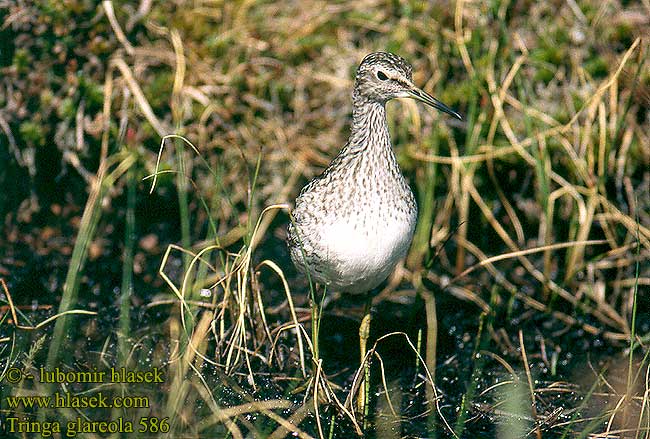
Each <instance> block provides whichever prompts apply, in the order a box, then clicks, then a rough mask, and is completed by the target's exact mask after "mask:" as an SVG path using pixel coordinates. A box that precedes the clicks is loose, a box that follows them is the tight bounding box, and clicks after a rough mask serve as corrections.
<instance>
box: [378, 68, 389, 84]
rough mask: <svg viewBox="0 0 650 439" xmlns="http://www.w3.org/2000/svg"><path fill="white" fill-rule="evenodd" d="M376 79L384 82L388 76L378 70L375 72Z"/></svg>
mask: <svg viewBox="0 0 650 439" xmlns="http://www.w3.org/2000/svg"><path fill="white" fill-rule="evenodd" d="M377 78H379V80H380V81H385V80H387V79H388V76H386V74H385V73H384V72H382V71H381V70H380V71H378V72H377Z"/></svg>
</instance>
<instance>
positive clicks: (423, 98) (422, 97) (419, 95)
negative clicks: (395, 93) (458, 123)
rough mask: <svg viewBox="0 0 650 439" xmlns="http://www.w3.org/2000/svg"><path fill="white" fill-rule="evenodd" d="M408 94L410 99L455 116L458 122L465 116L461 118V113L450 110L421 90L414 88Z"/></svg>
mask: <svg viewBox="0 0 650 439" xmlns="http://www.w3.org/2000/svg"><path fill="white" fill-rule="evenodd" d="M408 94H409V95H410V97H412V98H413V99H415V100H417V101H420V102H424V103H425V104H427V105H429V106H431V107H433V108H435V109H437V110H440V111H442V112H443V113H447V114H450V115H452V116H454V117H455V118H456V119H458V120H463V116H461V115H460V113H458V112H456V111H454V110H452V109H451V108H449V107H448V106H446V105H445V104H443V103H442V102H440V101H439V100H438V99H436V98H434V97H433V96H431V95H430V94H429V93H427V92H424V91H422V90H420V89H419V88H417V87H412V88H411V89H410V90H409V91H408Z"/></svg>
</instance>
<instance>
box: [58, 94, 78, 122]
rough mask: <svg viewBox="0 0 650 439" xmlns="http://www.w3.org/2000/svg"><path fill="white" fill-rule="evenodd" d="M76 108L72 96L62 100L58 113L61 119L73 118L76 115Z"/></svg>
mask: <svg viewBox="0 0 650 439" xmlns="http://www.w3.org/2000/svg"><path fill="white" fill-rule="evenodd" d="M75 113H76V109H75V105H74V101H73V100H72V98H65V99H63V100H62V101H61V105H59V106H58V108H57V109H56V114H57V116H59V117H60V118H61V119H72V118H73V117H74V116H75Z"/></svg>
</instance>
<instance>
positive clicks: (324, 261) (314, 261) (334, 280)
mask: <svg viewBox="0 0 650 439" xmlns="http://www.w3.org/2000/svg"><path fill="white" fill-rule="evenodd" d="M412 71H413V69H412V67H411V65H410V64H409V63H408V62H407V61H406V60H404V59H403V58H402V57H400V56H397V55H394V54H392V53H385V52H376V53H371V54H369V55H367V56H366V57H365V58H364V59H363V61H361V64H360V65H359V68H358V69H357V75H356V79H355V84H354V91H353V92H352V108H353V109H352V132H351V134H350V138H349V140H348V142H347V143H346V144H345V146H344V147H343V149H341V151H340V152H339V154H338V155H337V156H336V158H334V160H332V163H330V165H329V166H328V167H327V169H325V171H324V172H323V173H322V174H321V175H320V176H318V177H316V178H314V179H313V180H312V181H310V182H309V183H308V184H307V185H305V187H304V188H303V189H302V190H301V191H300V195H298V198H297V199H296V203H295V208H294V209H293V212H292V214H293V221H292V222H291V223H290V224H289V233H288V244H289V249H290V251H291V259H292V260H293V262H294V264H295V265H296V267H298V269H299V270H300V271H302V272H308V273H309V274H310V276H311V279H312V280H314V281H316V282H319V283H321V284H325V285H327V286H328V287H329V288H330V289H334V290H337V291H343V292H349V293H365V292H367V291H370V290H371V289H373V288H375V287H376V286H378V285H379V284H380V283H381V282H382V281H384V280H385V279H386V278H387V277H388V275H389V274H390V273H391V272H392V270H393V269H394V268H395V265H396V264H397V262H398V261H400V260H401V259H402V258H404V257H405V256H406V252H407V251H408V249H409V246H410V244H411V240H412V238H413V232H414V230H415V223H416V218H417V205H416V204H415V197H414V196H413V192H411V189H410V188H409V186H408V184H407V182H406V180H405V179H404V176H403V175H402V173H401V171H400V168H399V166H398V165H397V160H396V158H395V153H394V152H393V148H392V145H391V141H390V135H389V133H388V123H387V121H386V102H388V101H389V100H390V99H393V98H412V99H417V100H419V101H421V102H424V103H425V104H427V105H430V106H432V107H433V108H437V109H438V110H441V111H444V112H445V113H448V114H450V115H452V116H454V117H456V118H458V119H461V116H460V114H458V113H457V112H455V111H453V110H451V109H450V108H449V107H447V106H446V105H444V104H443V103H442V102H440V101H438V100H437V99H435V98H434V97H433V96H431V95H429V94H427V93H426V92H424V91H422V90H420V89H419V88H417V87H416V86H415V85H414V84H413V80H412Z"/></svg>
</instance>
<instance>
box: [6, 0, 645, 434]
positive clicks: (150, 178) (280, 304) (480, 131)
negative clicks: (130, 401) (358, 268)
mask: <svg viewBox="0 0 650 439" xmlns="http://www.w3.org/2000/svg"><path fill="white" fill-rule="evenodd" d="M146 3H147V2H142V4H143V5H144V6H143V7H144V8H145V9H144V10H143V11H140V12H138V13H137V14H134V15H132V16H134V17H137V16H139V17H140V18H139V19H140V20H141V22H140V23H137V19H136V22H132V21H131V19H130V17H129V15H130V14H129V12H128V11H129V9H128V8H129V7H128V5H125V4H122V3H119V2H117V3H116V4H115V5H113V4H112V3H111V2H103V4H102V6H101V8H100V9H98V10H97V17H98V20H100V21H101V20H105V21H107V22H108V26H109V29H110V32H107V33H106V35H105V37H106V38H110V39H111V41H112V42H113V43H114V44H115V50H114V51H113V52H112V53H111V56H110V60H108V61H107V62H106V68H105V72H104V73H105V76H104V78H103V105H102V107H101V115H100V116H101V119H100V121H101V141H100V145H99V153H98V154H97V157H98V161H97V163H98V165H97V167H96V169H97V171H96V172H94V173H91V174H90V178H88V183H89V184H88V198H87V201H86V204H85V209H84V211H83V214H82V215H81V219H80V222H79V226H78V228H77V230H76V235H75V238H76V239H75V242H74V247H73V249H72V253H71V256H70V262H69V267H68V270H67V276H66V278H65V283H64V284H63V287H62V291H61V300H60V301H59V302H57V303H55V305H56V306H58V311H57V312H56V313H54V312H49V314H46V315H45V316H43V315H42V314H41V313H39V312H35V311H31V310H25V309H24V308H21V306H24V305H25V303H24V302H23V301H22V300H20V297H17V295H16V294H12V291H11V290H12V284H11V273H9V275H8V280H7V282H5V281H4V280H3V281H2V287H3V293H4V299H3V300H4V305H3V308H2V311H3V314H2V316H1V318H0V328H1V331H2V333H0V353H1V354H2V357H1V358H2V364H1V366H2V368H1V369H0V378H5V374H6V372H7V370H9V368H10V367H13V366H19V367H21V368H23V369H24V370H25V371H27V372H31V373H34V372H35V371H36V370H38V367H40V366H41V365H46V366H47V367H48V368H54V367H63V368H66V370H76V369H82V370H90V369H93V368H95V369H97V370H108V369H109V368H110V367H114V366H121V365H124V366H125V367H127V368H131V369H143V370H146V369H148V368H151V367H159V368H161V370H163V371H164V375H165V382H164V383H163V384H162V385H161V386H146V385H142V386H124V385H101V386H93V385H87V386H84V385H78V386H68V387H66V386H65V385H63V386H62V385H51V384H42V383H37V382H31V383H30V382H23V383H21V384H20V385H18V386H9V385H7V384H6V382H4V381H3V380H2V379H0V382H2V395H3V396H5V395H14V396H16V395H39V394H45V395H49V394H51V393H52V392H53V391H56V390H68V391H73V392H74V393H77V394H93V393H96V392H98V391H103V392H106V393H107V394H110V395H113V396H117V395H126V394H136V395H142V396H146V397H147V398H148V401H149V403H150V405H149V407H146V408H145V407H141V408H136V409H133V410H118V409H113V410H112V411H111V412H110V414H109V413H104V412H102V411H100V410H96V411H92V412H82V413H79V411H75V410H72V409H56V410H53V411H46V410H42V411H38V410H31V411H29V410H25V416H28V417H37V416H40V418H41V419H45V418H47V419H61V420H74V419H76V418H77V417H79V416H83V417H85V418H88V419H100V418H101V419H104V418H108V417H109V416H110V417H111V419H115V418H116V417H117V416H121V417H124V418H125V419H129V420H132V421H134V422H136V423H137V420H138V419H141V418H142V417H150V416H158V417H160V418H166V419H168V421H169V426H170V429H171V434H173V435H176V436H180V435H182V436H183V437H232V438H244V437H250V436H259V437H271V438H281V437H286V436H288V435H290V434H293V435H295V436H297V437H301V438H309V437H319V438H324V437H327V438H333V437H350V436H352V435H357V436H361V435H364V434H365V435H367V436H373V435H374V436H376V437H402V436H404V435H412V436H419V437H422V436H426V437H481V435H483V436H484V437H519V436H517V435H518V434H523V435H528V436H533V437H536V438H542V437H547V435H550V436H549V437H560V436H561V437H585V438H586V437H594V436H599V437H608V436H610V437H614V436H616V435H618V436H630V437H637V438H642V437H649V434H650V433H649V432H650V384H649V383H650V379H649V378H648V376H649V375H648V374H649V373H650V372H649V371H650V368H649V367H648V355H649V353H650V350H648V348H647V343H648V339H649V338H650V337H649V336H648V334H649V333H650V326H648V324H647V322H648V316H649V315H650V312H649V309H648V300H647V293H648V287H649V286H650V265H649V264H648V260H649V259H650V216H649V215H648V212H650V188H648V181H650V174H649V172H650V171H648V169H650V137H649V134H648V133H649V132H650V130H649V127H648V117H650V116H649V113H648V112H649V110H648V107H650V92H649V90H650V76H648V71H649V70H648V62H647V58H648V42H647V41H645V40H642V39H641V35H643V34H644V32H645V33H647V30H648V22H649V21H648V17H649V16H650V5H648V4H647V2H641V4H639V5H635V4H620V5H619V4H618V3H617V2H615V3H616V7H614V6H615V5H614V3H611V2H610V3H603V4H601V3H599V2H590V1H586V2H580V4H578V3H576V2H566V4H562V5H561V6H559V7H556V6H557V5H555V4H546V3H541V2H540V3H538V4H535V5H533V6H530V7H529V10H528V11H524V10H522V9H521V7H522V6H521V5H518V4H514V3H511V2H507V1H504V2H493V3H489V4H488V3H482V2H467V1H457V2H454V3H451V4H446V3H440V4H426V3H418V2H409V3H395V2H383V1H369V0H364V1H361V2H357V3H356V4H355V5H354V6H353V5H352V4H346V3H340V4H327V5H324V4H320V3H317V2H306V3H305V2H302V3H300V5H298V4H290V5H284V6H281V5H276V4H272V3H271V4H258V3H257V2H225V3H223V4H216V3H213V2H193V3H186V4H182V5H177V4H174V3H164V4H160V5H154V6H151V9H149V10H148V9H146V8H147V5H146ZM524 9H525V8H524ZM361 11H363V12H361ZM131 12H133V11H131ZM19 18H20V17H14V18H13V19H14V20H18V19H19ZM25 19H26V18H25ZM609 23H614V24H613V25H610V24H609ZM372 50H391V51H396V52H398V53H400V54H401V55H403V56H404V57H405V58H407V59H409V60H411V61H413V63H414V65H415V82H416V83H418V84H421V85H423V87H424V89H425V90H428V91H434V93H433V94H434V95H436V96H438V97H439V98H440V99H441V100H442V101H444V102H446V103H448V104H450V105H451V106H452V107H455V108H458V109H460V110H461V111H462V112H463V114H464V115H465V116H466V117H465V121H464V122H463V123H457V122H455V121H449V120H447V119H445V118H443V117H442V116H440V115H438V114H435V113H433V112H430V111H426V110H424V109H422V108H419V107H418V106H417V105H415V103H413V102H400V103H398V104H395V103H393V104H390V106H389V123H390V125H391V133H392V135H393V140H394V143H395V144H396V145H397V147H396V151H397V154H398V158H399V161H400V165H401V166H402V169H403V170H404V172H405V174H406V175H407V177H408V178H409V180H410V181H411V184H412V187H413V188H414V189H415V191H416V193H417V199H418V205H419V218H418V227H417V230H416V234H415V239H414V243H413V246H412V249H411V252H410V254H409V255H408V258H407V260H406V261H405V263H404V264H403V265H400V266H399V267H398V269H397V270H396V272H395V273H394V275H393V276H392V277H391V279H389V281H388V282H387V283H386V285H385V286H384V289H383V290H382V291H381V292H379V293H378V295H377V296H376V297H375V300H374V302H373V303H374V305H380V304H388V305H390V308H388V309H390V310H392V311H393V312H395V315H396V317H395V320H397V319H398V317H397V315H399V314H401V313H412V314H413V316H415V317H413V319H412V320H416V321H417V323H416V324H415V325H414V328H415V330H401V329H400V330H394V328H392V327H391V326H390V324H389V323H387V322H386V320H390V319H385V320H383V321H384V324H385V326H381V324H380V326H379V327H375V329H374V330H373V331H374V332H373V334H371V336H372V337H371V340H372V348H371V349H370V350H368V352H367V355H366V357H365V358H364V359H363V362H362V364H361V365H359V364H358V360H357V358H356V356H353V358H350V359H348V360H347V361H346V362H344V364H343V365H340V364H337V365H336V366H334V364H333V362H332V360H331V358H330V356H328V354H327V352H326V351H327V350H326V349H324V348H325V346H323V343H326V341H325V340H327V342H329V343H340V344H341V349H343V348H344V347H345V346H344V345H347V344H351V345H354V344H356V343H357V341H358V340H357V339H356V337H354V335H356V333H355V332H352V335H351V334H350V333H345V332H338V333H336V334H335V335H336V336H337V337H338V340H339V341H332V340H334V339H333V338H328V337H326V336H329V335H330V334H324V333H323V332H322V328H324V327H325V326H324V325H325V323H324V320H325V319H327V318H334V317H333V316H336V315H337V313H339V314H343V313H347V312H354V310H343V309H342V307H344V306H345V305H344V304H345V300H344V299H345V297H340V296H338V295H337V294H336V293H337V292H328V293H327V294H328V295H327V296H325V295H324V294H323V295H322V296H320V297H323V299H324V300H323V301H321V300H320V297H319V295H318V291H317V290H316V288H317V286H316V285H314V283H313V282H312V281H311V279H308V280H306V281H305V280H304V279H302V278H300V277H298V276H295V272H294V270H293V268H292V267H291V264H290V262H289V260H288V256H287V252H286V250H284V249H280V248H279V247H278V246H279V245H282V244H281V241H282V240H283V238H284V233H285V232H284V228H285V226H286V223H287V222H288V221H290V213H289V210H290V206H289V205H288V204H287V203H288V202H289V201H290V200H291V199H292V198H293V197H294V196H295V195H296V193H297V191H298V189H299V187H300V186H301V184H302V183H304V182H305V181H307V180H308V179H310V178H312V177H313V176H315V175H317V174H318V172H319V171H320V170H321V169H322V168H323V166H324V165H326V164H327V163H328V162H329V159H330V158H331V157H332V156H333V154H335V152H336V150H337V148H339V147H340V146H341V145H342V144H343V142H344V141H345V137H346V135H347V129H348V128H347V124H348V120H349V117H348V113H349V92H350V89H351V86H352V77H353V69H354V67H355V66H356V65H357V63H358V61H359V60H360V59H361V58H362V57H363V55H364V54H365V53H367V52H369V51H372ZM80 108H82V107H80ZM79 111H81V113H83V108H82V109H81V110H79ZM0 116H2V117H3V118H4V117H8V116H6V115H4V114H0ZM81 119H82V120H83V114H81ZM2 120H4V119H2ZM2 120H0V122H2ZM12 123H13V122H12ZM12 123H3V124H0V125H1V126H2V128H3V131H4V132H5V134H6V135H7V138H8V139H13V138H14V137H15V136H13V135H12V136H10V134H11V131H7V128H6V127H9V129H11V128H12V127H13V126H14V125H12ZM21 128H22V131H21V132H22V133H23V134H24V135H25V136H26V135H27V134H29V132H28V131H29V130H27V128H29V126H27V128H24V127H23V125H21ZM80 129H81V136H82V139H83V136H84V128H83V126H82V128H80ZM32 137H33V136H32ZM14 142H15V141H14ZM17 145H18V144H16V148H18V146H17ZM157 145H158V147H157ZM69 154H71V155H68V156H66V157H75V155H79V154H80V153H79V150H78V149H77V150H71V151H69ZM69 160H70V161H71V163H79V162H82V164H83V160H81V159H79V158H77V160H76V161H75V160H72V159H69ZM76 169H83V167H81V165H80V166H77V167H76ZM80 174H83V173H82V172H81V171H80ZM92 174H94V175H92ZM83 175H85V174H83ZM143 178H144V179H143ZM145 185H146V186H147V187H148V188H150V190H151V191H152V192H153V193H154V195H155V194H156V193H159V194H160V197H161V198H160V199H164V200H166V202H168V203H172V202H173V203H175V204H177V209H175V210H174V212H176V213H177V216H178V217H177V218H166V221H174V223H175V224H178V230H176V231H173V233H171V235H170V236H164V235H161V236H160V241H161V244H162V245H161V247H162V250H161V251H160V252H158V253H155V254H150V255H146V256H144V257H145V258H146V259H149V260H153V261H154V262H155V265H156V266H157V267H158V269H157V274H158V281H159V280H162V281H163V282H164V283H162V284H161V283H160V282H158V281H156V282H158V283H156V282H154V281H151V282H150V285H149V284H147V290H149V291H150V292H147V291H140V290H138V288H137V285H140V286H142V282H140V283H137V282H138V279H137V278H138V276H139V275H141V274H139V273H137V272H136V271H134V267H135V266H136V265H137V264H139V263H140V262H138V261H141V260H142V258H143V256H142V251H141V249H140V247H139V244H138V242H139V241H138V236H137V233H138V230H139V229H140V228H142V227H143V224H144V223H146V222H147V221H148V218H149V217H148V216H147V214H146V212H145V214H143V213H142V212H141V211H140V210H139V209H138V205H139V202H140V200H141V199H142V198H144V197H146V196H147V194H146V190H145V189H144V186H145ZM122 192H125V197H124V204H123V205H120V206H119V207H116V210H123V212H124V213H125V214H124V216H123V219H121V221H123V222H124V224H125V227H124V234H123V235H121V236H120V237H118V238H115V237H114V236H112V237H111V238H110V239H115V240H116V245H117V246H119V248H120V252H119V256H120V260H119V264H118V265H119V266H120V267H121V269H120V270H119V271H120V272H121V277H120V279H119V284H120V285H121V288H120V291H119V295H117V296H116V298H115V304H114V306H115V308H116V309H119V311H118V312H116V313H115V315H117V317H116V318H115V319H114V320H110V319H107V321H104V320H101V317H102V314H106V315H108V316H110V315H113V314H111V312H109V311H108V310H105V309H97V310H96V311H92V312H91V311H86V310H84V309H82V308H86V307H90V306H91V304H92V301H91V300H89V299H87V298H86V297H85V296H84V295H86V294H88V293H87V292H88V289H87V288H86V287H85V284H86V283H87V282H88V280H87V279H86V278H84V272H85V271H87V267H88V266H89V265H91V264H93V261H92V258H91V257H90V256H89V248H90V246H91V245H92V244H93V243H95V242H98V240H100V239H101V238H102V233H105V232H106V231H107V230H109V227H108V226H109V225H110V223H111V221H115V218H117V217H116V216H115V215H114V214H112V213H111V211H110V209H109V207H108V206H109V205H110V204H111V203H114V204H116V205H117V203H118V200H120V194H121V193H122ZM99 263H100V264H106V265H107V266H109V265H110V264H111V261H110V260H107V259H106V258H104V259H100V262H99ZM102 293H104V294H108V292H107V291H103V292H102ZM88 295H89V294H88ZM329 299H333V300H331V301H330V300H329ZM336 299H338V300H336ZM382 309H383V308H382ZM93 312H97V313H98V314H99V317H98V318H96V319H94V318H93V317H91V313H93ZM154 316H155V317H154ZM376 317H377V318H375V319H374V321H375V322H377V321H382V320H381V317H382V316H376ZM420 317H421V318H420ZM339 318H340V317H339ZM26 322H27V323H26ZM93 322H98V323H93ZM399 322H400V323H399V324H401V322H402V321H401V320H400V321H399ZM405 326H406V325H405ZM50 328H51V331H52V332H51V333H50V332H48V330H49V329H50ZM409 329H413V328H409ZM418 334H419V336H418ZM84 336H87V337H88V338H89V339H93V340H94V342H93V343H90V342H89V343H85V342H84V341H83V339H84ZM341 337H343V341H340V339H341ZM345 337H347V338H345ZM391 343H392V344H391ZM450 343H451V346H450ZM394 344H397V346H399V354H398V355H391V352H393V351H388V348H389V347H391V346H394ZM603 346H605V348H603ZM88 347H91V351H90V352H85V351H84V349H86V348H88ZM384 349H386V351H384ZM393 349H394V348H393ZM580 351H593V352H586V353H585V355H581V352H580ZM330 355H331V354H330ZM395 357H403V358H404V360H403V361H402V362H400V361H397V360H398V359H397V358H395ZM365 366H368V367H367V368H366V367H365ZM366 371H370V379H367V377H366V375H365V373H366ZM364 377H366V379H364ZM363 382H365V383H366V385H365V386H364V385H362V383H363ZM359 392H367V395H366V401H369V403H368V405H367V407H368V412H367V413H365V416H361V414H359V413H356V412H355V408H354V401H355V399H356V398H357V396H358V394H359ZM1 407H2V410H3V412H2V413H3V416H5V417H6V416H7V415H8V414H10V413H11V410H9V409H8V408H7V405H6V402H5V401H2V405H1ZM21 414H22V413H21ZM169 434H170V433H166V434H163V433H160V434H159V436H161V437H170V436H169ZM508 435H511V436H508ZM512 435H515V436H512ZM154 436H155V435H154ZM88 437H100V436H99V435H93V434H90V435H89V436H88ZM148 437H151V436H148Z"/></svg>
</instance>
